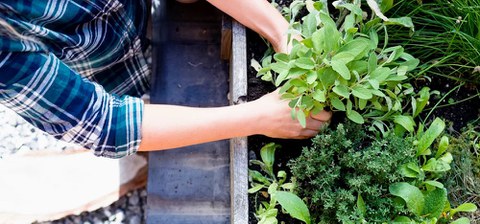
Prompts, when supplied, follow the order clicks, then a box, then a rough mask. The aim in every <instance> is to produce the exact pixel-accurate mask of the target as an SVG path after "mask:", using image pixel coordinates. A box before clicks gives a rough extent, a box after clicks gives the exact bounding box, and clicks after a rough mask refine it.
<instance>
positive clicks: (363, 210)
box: [357, 194, 367, 216]
mask: <svg viewBox="0 0 480 224" xmlns="http://www.w3.org/2000/svg"><path fill="white" fill-rule="evenodd" d="M357 208H358V210H359V211H360V212H361V213H362V215H363V216H367V206H366V205H365V201H364V200H363V197H362V195H361V194H358V198H357Z"/></svg>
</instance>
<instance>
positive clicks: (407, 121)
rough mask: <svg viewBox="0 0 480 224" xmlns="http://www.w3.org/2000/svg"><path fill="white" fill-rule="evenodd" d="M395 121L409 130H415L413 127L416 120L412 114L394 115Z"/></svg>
mask: <svg viewBox="0 0 480 224" xmlns="http://www.w3.org/2000/svg"><path fill="white" fill-rule="evenodd" d="M393 122H395V123H396V124H399V125H401V126H402V127H403V128H405V130H407V131H408V132H413V131H414V128H413V127H414V126H415V121H414V120H413V118H412V117H410V116H405V115H397V116H395V117H393Z"/></svg>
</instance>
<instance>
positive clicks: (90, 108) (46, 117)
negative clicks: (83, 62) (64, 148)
mask: <svg viewBox="0 0 480 224" xmlns="http://www.w3.org/2000/svg"><path fill="white" fill-rule="evenodd" d="M0 70H1V71H2V74H3V75H0V103H1V104H3V105H5V106H7V107H8V108H10V109H12V110H14V111H15V112H16V113H17V114H18V115H20V116H22V117H23V118H24V119H25V120H26V121H28V122H29V123H30V124H32V125H34V126H36V127H37V128H39V129H41V130H43V131H45V132H47V133H48V134H50V135H53V136H54V137H55V138H57V139H62V140H64V141H67V142H74V143H77V144H79V145H82V146H83V147H85V148H88V149H92V150H93V151H94V154H95V155H97V156H103V157H110V158H120V157H123V156H126V155H130V154H133V153H135V152H136V151H137V149H138V147H139V144H140V141H141V130H140V126H141V121H142V115H143V101H142V100H141V99H139V98H135V97H129V96H123V97H118V96H115V95H113V94H108V93H107V92H106V91H105V90H104V89H103V88H102V87H101V86H100V85H98V84H95V83H93V82H91V81H88V80H86V79H83V78H82V77H81V76H80V75H79V74H78V73H76V72H75V71H73V70H71V69H70V68H69V67H68V66H67V65H65V64H64V63H63V62H62V61H60V60H59V59H58V58H57V57H55V56H54V55H53V54H44V53H37V52H23V53H22V52H1V51H0Z"/></svg>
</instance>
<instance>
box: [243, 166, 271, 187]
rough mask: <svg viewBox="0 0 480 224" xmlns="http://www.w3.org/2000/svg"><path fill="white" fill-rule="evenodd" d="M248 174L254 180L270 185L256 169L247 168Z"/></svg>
mask: <svg viewBox="0 0 480 224" xmlns="http://www.w3.org/2000/svg"><path fill="white" fill-rule="evenodd" d="M248 176H249V177H251V178H252V180H254V181H257V182H260V183H264V184H267V185H270V181H269V180H268V179H267V178H266V177H264V176H263V175H262V174H261V173H260V172H258V171H256V170H248Z"/></svg>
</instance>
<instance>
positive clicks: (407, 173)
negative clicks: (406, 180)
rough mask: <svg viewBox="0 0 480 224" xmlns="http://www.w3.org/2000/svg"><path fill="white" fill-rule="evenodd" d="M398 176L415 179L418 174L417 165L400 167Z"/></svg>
mask: <svg viewBox="0 0 480 224" xmlns="http://www.w3.org/2000/svg"><path fill="white" fill-rule="evenodd" d="M399 169H400V174H402V176H404V177H410V178H416V177H418V175H419V174H420V167H418V166H417V164H415V163H413V162H410V163H407V164H404V165H402V166H400V168H399Z"/></svg>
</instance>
